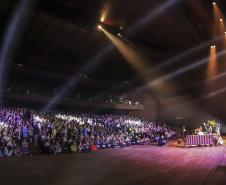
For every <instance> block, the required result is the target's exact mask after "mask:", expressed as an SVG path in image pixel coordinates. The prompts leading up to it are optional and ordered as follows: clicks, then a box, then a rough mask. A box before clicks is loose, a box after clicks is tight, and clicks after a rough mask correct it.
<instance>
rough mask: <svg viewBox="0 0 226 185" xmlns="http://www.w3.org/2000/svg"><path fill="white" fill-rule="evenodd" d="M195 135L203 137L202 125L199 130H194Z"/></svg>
mask: <svg viewBox="0 0 226 185" xmlns="http://www.w3.org/2000/svg"><path fill="white" fill-rule="evenodd" d="M195 133H196V134H198V135H204V132H203V128H202V125H200V127H199V128H197V129H195Z"/></svg>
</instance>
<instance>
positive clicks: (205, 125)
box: [203, 123, 213, 134]
mask: <svg viewBox="0 0 226 185" xmlns="http://www.w3.org/2000/svg"><path fill="white" fill-rule="evenodd" d="M203 125H204V128H205V130H206V134H212V133H213V128H212V126H211V125H210V124H206V123H203Z"/></svg>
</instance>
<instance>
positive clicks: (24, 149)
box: [21, 139, 31, 155]
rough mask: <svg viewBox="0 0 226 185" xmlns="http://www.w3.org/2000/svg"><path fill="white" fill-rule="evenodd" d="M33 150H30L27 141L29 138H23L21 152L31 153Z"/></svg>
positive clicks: (24, 153) (23, 153)
mask: <svg viewBox="0 0 226 185" xmlns="http://www.w3.org/2000/svg"><path fill="white" fill-rule="evenodd" d="M30 153H31V152H30V150H29V147H28V142H27V140H26V139H25V140H23V142H22V146H21V154H22V155H28V154H30Z"/></svg>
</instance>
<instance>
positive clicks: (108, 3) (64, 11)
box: [0, 0, 226, 103]
mask: <svg viewBox="0 0 226 185" xmlns="http://www.w3.org/2000/svg"><path fill="white" fill-rule="evenodd" d="M18 2H19V1H15V0H11V1H10V0H1V2H0V20H1V29H0V34H1V37H0V38H1V40H3V37H4V33H5V31H6V28H7V25H8V24H9V22H10V17H11V16H12V13H13V12H14V11H15V7H16V5H17V3H18ZM167 2H169V0H158V1H157V0H39V1H38V0H37V4H36V6H35V7H34V9H33V10H32V11H31V12H30V14H29V19H27V22H26V26H25V27H24V32H23V34H22V37H21V39H20V41H19V42H18V47H17V48H16V50H15V52H14V57H13V60H12V62H11V65H10V67H9V72H8V85H11V84H13V83H16V84H17V85H18V84H19V85H23V86H25V88H29V86H30V85H31V84H34V82H35V84H36V85H40V86H48V87H51V88H60V87H61V86H62V85H63V84H64V83H66V82H67V81H68V80H69V79H70V78H71V77H72V76H73V75H75V74H77V73H79V71H80V70H81V69H82V68H83V66H85V65H87V63H88V62H90V61H91V59H92V58H93V57H94V56H95V55H96V54H97V53H101V52H102V51H103V50H104V48H105V47H106V46H107V45H109V44H111V43H110V41H109V40H108V39H107V38H106V36H105V35H104V34H103V33H102V32H99V31H98V30H97V24H99V23H100V17H101V15H102V14H103V13H104V12H106V11H107V16H106V20H105V21H104V23H103V26H105V27H106V28H108V30H110V31H112V32H114V33H117V32H119V31H120V32H121V34H122V35H123V36H124V38H126V39H127V40H129V42H131V43H132V44H133V45H134V46H136V48H137V51H138V52H139V53H140V54H142V56H143V57H145V58H146V59H147V60H148V61H149V63H148V66H149V69H148V70H151V69H152V68H154V67H156V66H158V65H159V64H162V63H163V62H164V61H166V60H167V59H169V58H172V57H174V56H177V55H178V54H179V53H182V52H184V51H186V50H188V49H191V48H193V47H196V46H197V45H199V44H201V43H203V42H206V41H209V40H211V39H213V35H212V30H213V29H212V28H213V27H214V24H213V15H212V1H208V0H198V1H197V0H181V1H180V2H179V3H178V5H176V6H174V7H172V8H171V9H170V10H168V9H167V10H164V13H161V15H160V16H158V17H156V18H155V19H154V20H152V21H151V22H148V21H147V22H146V24H143V25H142V26H140V27H138V28H137V29H136V30H135V31H133V33H129V30H131V29H132V28H133V27H134V25H137V23H138V21H139V20H142V18H145V17H147V15H148V14H151V13H152V12H153V11H155V10H156V9H157V8H159V7H161V6H162V5H163V4H165V3H167ZM217 3H218V4H219V6H220V7H221V9H222V11H224V10H225V9H226V3H225V2H224V1H223V0H222V1H220V0H219V1H217ZM120 26H122V27H123V30H120ZM216 44H217V43H216ZM208 55H209V46H207V47H205V48H203V49H202V50H199V52H193V53H192V54H190V55H188V56H186V57H184V58H182V59H180V60H178V61H177V62H176V63H174V64H172V65H169V66H167V67H165V68H163V69H161V70H160V71H158V72H156V73H151V74H150V75H149V80H152V79H155V78H157V77H161V76H162V75H163V74H168V73H170V72H172V71H174V70H177V69H179V68H181V67H184V66H186V65H188V64H191V63H193V62H195V61H197V60H199V59H202V58H205V57H207V56H208ZM223 71H224V68H222V67H219V72H223ZM205 75H206V65H203V66H201V67H199V68H197V69H195V70H192V71H190V72H188V73H185V74H182V75H180V76H179V77H177V78H175V79H173V80H172V82H173V83H174V88H173V89H169V91H166V92H164V93H162V94H161V95H159V96H160V99H161V98H163V99H164V98H168V97H172V96H180V95H187V94H188V95H189V96H191V97H192V98H196V97H200V96H202V95H203V88H202V86H204V85H203V84H202V85H200V83H201V82H202V81H203V80H204V79H205ZM224 80H225V79H224ZM144 84H145V82H144V81H143V80H142V78H141V77H140V76H139V74H138V73H137V72H136V71H135V70H134V69H133V68H132V67H131V66H130V64H129V63H128V62H127V61H126V60H125V59H124V58H123V57H122V55H121V54H120V53H119V52H118V51H117V49H113V50H111V51H110V52H108V53H107V54H105V55H104V56H103V57H102V58H101V62H99V65H98V66H95V68H94V67H93V69H92V70H88V71H87V72H86V71H85V73H84V74H83V75H81V76H80V80H79V84H78V85H77V86H76V87H75V89H74V90H75V91H77V90H78V89H79V91H89V92H90V93H96V94H98V93H100V92H101V93H103V92H107V93H111V91H112V92H114V93H125V92H127V91H131V90H132V89H136V88H138V87H140V86H142V85H144ZM224 85H225V84H222V81H221V82H219V83H216V84H215V86H214V87H212V89H214V88H221V87H222V86H224ZM221 100H222V98H221ZM224 100H225V99H224ZM217 103H219V102H218V101H217Z"/></svg>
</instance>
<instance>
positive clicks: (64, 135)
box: [0, 107, 176, 157]
mask: <svg viewBox="0 0 226 185" xmlns="http://www.w3.org/2000/svg"><path fill="white" fill-rule="evenodd" d="M175 135H176V133H175V132H174V131H173V129H171V128H170V127H168V126H166V125H165V124H160V123H159V122H156V121H148V120H144V119H141V118H137V117H132V116H127V115H97V114H74V115H66V114H54V113H51V114H50V113H48V114H42V113H37V112H34V111H30V110H27V109H21V108H5V107H0V156H2V157H3V156H4V157H11V156H23V155H31V154H32V153H33V151H37V150H38V151H42V152H43V153H47V154H58V153H62V152H90V151H96V150H99V149H105V148H121V147H124V146H129V145H138V144H139V145H143V144H148V143H151V142H158V141H165V140H167V139H170V138H172V137H175ZM162 144H163V143H162Z"/></svg>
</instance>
